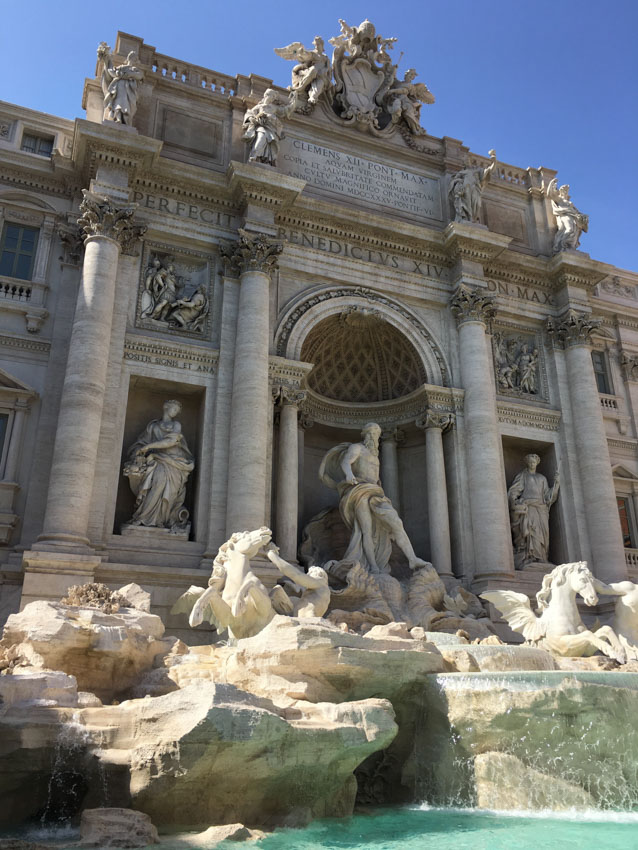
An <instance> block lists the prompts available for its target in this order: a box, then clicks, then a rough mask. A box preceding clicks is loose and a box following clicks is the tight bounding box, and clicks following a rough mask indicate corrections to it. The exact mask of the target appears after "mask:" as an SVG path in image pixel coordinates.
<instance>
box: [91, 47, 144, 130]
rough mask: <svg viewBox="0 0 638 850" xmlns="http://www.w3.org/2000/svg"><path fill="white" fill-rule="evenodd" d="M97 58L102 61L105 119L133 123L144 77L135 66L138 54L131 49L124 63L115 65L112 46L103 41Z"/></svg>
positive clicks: (120, 122) (119, 122)
mask: <svg viewBox="0 0 638 850" xmlns="http://www.w3.org/2000/svg"><path fill="white" fill-rule="evenodd" d="M97 58H98V59H99V60H100V61H101V62H102V91H103V93H104V116H103V119H104V121H115V122H116V123H118V124H132V123H133V118H134V117H135V112H136V110H137V87H138V85H139V83H140V82H141V81H142V80H143V79H144V72H143V71H142V70H141V69H140V68H136V66H135V62H136V61H137V54H136V53H135V52H134V51H131V53H129V55H128V56H127V58H126V62H125V63H124V64H123V65H114V64H113V55H112V53H111V48H110V47H109V46H108V44H107V43H106V42H105V41H102V42H100V45H99V47H98V49H97Z"/></svg>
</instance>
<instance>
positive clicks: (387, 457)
mask: <svg viewBox="0 0 638 850" xmlns="http://www.w3.org/2000/svg"><path fill="white" fill-rule="evenodd" d="M404 437H405V435H404V433H403V431H401V430H400V429H399V428H392V429H390V430H388V431H383V433H382V434H381V484H382V485H383V491H384V493H385V494H386V496H387V497H388V499H390V501H391V502H392V504H393V505H394V507H395V508H396V509H397V511H398V512H399V513H401V506H400V504H399V461H398V458H397V443H399V442H401V441H402V440H403V439H404Z"/></svg>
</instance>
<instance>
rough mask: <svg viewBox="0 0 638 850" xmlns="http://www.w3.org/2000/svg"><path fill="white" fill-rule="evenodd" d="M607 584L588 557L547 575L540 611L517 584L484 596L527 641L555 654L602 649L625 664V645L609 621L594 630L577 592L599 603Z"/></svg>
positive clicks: (579, 654)
mask: <svg viewBox="0 0 638 850" xmlns="http://www.w3.org/2000/svg"><path fill="white" fill-rule="evenodd" d="M601 587H605V586H604V585H602V582H600V581H599V580H598V579H596V578H595V577H594V575H593V574H592V572H591V570H590V569H589V568H588V566H587V562H586V561H575V562H574V563H571V564H561V565H560V566H558V567H555V568H554V569H553V570H552V572H551V573H549V574H548V575H546V576H545V577H544V578H543V583H542V585H541V589H540V590H539V591H538V593H537V594H536V601H537V603H538V614H535V613H534V612H533V611H532V609H531V606H530V601H529V598H528V597H527V596H526V595H525V594H524V593H515V592H514V591H513V590H491V591H487V592H485V593H481V599H485V600H486V601H487V602H491V603H492V605H494V606H495V607H496V608H498V610H499V611H500V612H501V614H502V615H503V616H504V617H505V619H506V620H507V622H508V624H509V626H510V628H511V629H513V630H514V631H515V632H519V634H522V635H523V637H524V638H525V640H526V642H527V643H530V644H533V645H534V646H538V647H541V648H543V649H549V650H550V651H551V652H553V653H555V654H556V655H562V656H572V657H587V656H590V655H593V654H594V653H595V652H599V651H600V652H602V653H603V655H607V656H608V657H609V658H613V659H614V660H615V661H618V663H619V664H624V663H625V662H626V660H627V654H626V651H625V649H624V647H623V645H622V643H621V642H620V640H619V639H618V636H617V634H616V632H615V631H614V630H613V629H612V628H611V627H610V626H601V627H600V628H598V629H596V631H590V630H589V629H588V628H587V626H586V625H585V624H584V623H583V621H582V619H581V616H580V613H579V611H578V606H577V605H576V597H577V596H581V597H582V598H583V600H584V601H585V604H586V605H590V606H591V605H596V604H597V603H598V591H599V590H600V589H601Z"/></svg>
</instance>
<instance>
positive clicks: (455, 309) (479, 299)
mask: <svg viewBox="0 0 638 850" xmlns="http://www.w3.org/2000/svg"><path fill="white" fill-rule="evenodd" d="M450 309H451V310H452V315H453V316H454V317H455V318H456V323H457V325H462V324H464V323H465V322H483V324H485V325H487V324H488V322H489V321H490V320H491V319H493V318H494V316H495V315H496V307H495V305H494V298H492V297H491V296H490V295H486V294H485V291H484V290H482V289H471V288H470V287H469V286H466V285H465V284H461V285H460V286H459V288H458V289H457V290H456V292H455V293H454V295H453V296H452V300H451V301H450Z"/></svg>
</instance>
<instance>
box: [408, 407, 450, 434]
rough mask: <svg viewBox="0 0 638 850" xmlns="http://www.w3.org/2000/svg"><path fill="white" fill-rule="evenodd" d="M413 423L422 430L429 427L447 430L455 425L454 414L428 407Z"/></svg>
mask: <svg viewBox="0 0 638 850" xmlns="http://www.w3.org/2000/svg"><path fill="white" fill-rule="evenodd" d="M415 425H416V427H417V428H421V430H423V431H427V430H428V429H429V428H438V429H439V430H440V431H448V430H449V429H450V428H454V426H455V425H456V416H455V414H454V413H451V412H450V411H448V410H432V409H431V408H428V409H427V410H426V411H425V412H424V413H422V414H421V415H420V416H419V417H418V418H417V420H416V422H415Z"/></svg>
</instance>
